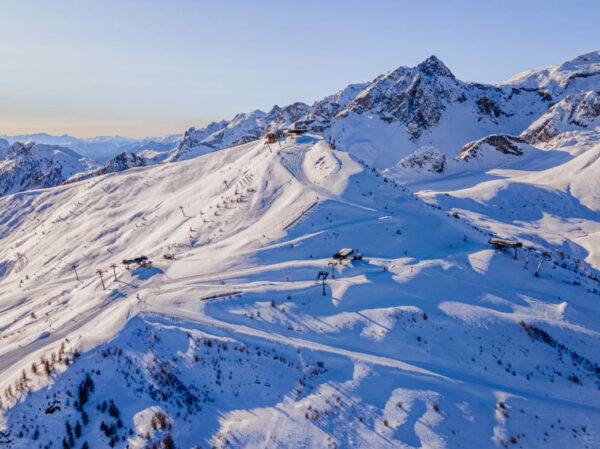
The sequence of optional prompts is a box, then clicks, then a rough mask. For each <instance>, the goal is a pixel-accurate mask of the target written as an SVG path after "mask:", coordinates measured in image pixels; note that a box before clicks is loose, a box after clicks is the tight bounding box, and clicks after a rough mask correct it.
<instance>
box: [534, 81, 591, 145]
mask: <svg viewBox="0 0 600 449" xmlns="http://www.w3.org/2000/svg"><path fill="white" fill-rule="evenodd" d="M599 85H600V83H596V86H597V87H598V86H599ZM583 129H590V130H592V129H600V93H599V92H596V91H587V92H580V93H577V94H570V95H567V96H566V97H565V98H564V99H562V100H561V101H559V102H558V103H556V104H554V105H552V106H551V107H550V109H549V110H548V111H547V112H546V113H545V114H543V115H542V116H540V117H539V118H538V119H537V120H535V121H534V122H533V123H532V124H531V125H530V126H529V127H528V128H527V129H526V130H525V131H523V133H522V137H523V138H524V139H526V140H527V141H528V142H531V143H533V144H536V143H548V142H550V141H551V140H552V139H554V138H555V137H557V136H559V135H560V134H563V133H566V132H568V131H578V130H583Z"/></svg>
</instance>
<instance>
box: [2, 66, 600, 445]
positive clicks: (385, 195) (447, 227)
mask: <svg viewBox="0 0 600 449" xmlns="http://www.w3.org/2000/svg"><path fill="white" fill-rule="evenodd" d="M594 55H596V54H591V55H585V56H583V57H579V58H576V59H575V60H574V61H571V62H570V63H565V64H561V65H560V66H556V67H552V68H546V69H541V70H537V71H531V72H527V74H525V75H519V76H518V77H515V78H513V79H511V80H510V82H508V83H504V84H502V85H499V86H483V85H478V84H473V83H465V82H462V81H459V80H456V79H455V77H454V76H453V75H452V74H451V72H450V71H449V70H448V69H447V68H446V67H445V66H444V65H443V64H442V63H441V62H440V61H439V60H438V59H436V58H429V59H428V60H426V61H425V62H424V63H422V64H420V65H419V66H417V67H415V68H400V69H397V70H394V71H391V72H388V73H387V74H385V75H382V76H380V77H378V78H377V79H376V80H374V81H373V82H370V83H364V84H357V85H352V86H349V87H347V88H346V89H343V90H342V91H340V92H338V93H337V94H335V95H333V96H331V97H328V98H327V99H324V100H323V101H321V102H317V103H315V104H314V105H313V106H306V105H302V104H297V105H294V107H293V108H291V109H286V108H274V109H273V111H270V112H269V113H263V112H260V111H255V112H252V113H250V114H240V115H238V116H236V117H235V119H234V120H232V121H230V122H221V123H214V124H212V125H210V126H209V127H207V128H206V129H198V130H196V129H193V130H189V131H188V132H187V133H186V135H185V136H184V138H183V140H182V143H181V146H179V147H178V148H177V149H176V150H175V151H173V152H171V153H170V154H169V158H170V160H171V161H172V162H171V163H162V164H154V165H149V166H148V165H146V166H141V162H140V163H139V164H138V163H137V162H136V161H137V159H136V158H135V157H134V156H127V155H126V156H123V157H122V158H121V159H119V160H115V161H114V162H113V163H110V164H108V165H107V166H106V167H103V168H102V169H100V170H97V171H95V172H93V173H94V175H95V176H94V177H88V176H87V174H85V175H82V176H80V177H79V178H78V179H76V180H78V181H79V182H69V183H68V184H65V185H58V186H55V187H52V188H48V189H39V190H34V191H31V192H28V193H26V194H22V193H21V194H13V195H7V196H5V197H1V198H0V240H1V242H2V244H1V245H0V341H1V342H2V344H0V401H1V402H0V445H2V447H6V448H7V449H16V448H30V447H42V448H45V447H48V448H50V447H52V448H56V447H59V448H60V447H63V448H65V447H67V448H80V447H87V448H96V447H102V448H103V447H118V448H123V449H124V448H127V447H128V448H130V449H133V448H140V449H141V448H146V447H163V448H168V447H179V448H196V447H216V448H219V449H221V448H223V449H224V448H242V447H244V448H259V447H260V448H262V447H267V448H289V449H291V448H297V447H319V448H320V447H323V448H332V449H333V448H373V447H377V448H397V447H401V448H422V447H430V448H464V447H478V448H479V447H482V448H488V447H489V448H508V447H523V448H547V447H560V448H562V447H573V448H588V449H592V448H596V447H600V430H599V429H600V407H599V406H598V404H599V403H600V356H599V355H598V351H597V347H598V344H599V342H600V325H599V324H598V319H597V317H598V316H599V313H600V302H599V301H598V299H599V297H600V281H599V277H600V215H599V214H600V140H599V136H598V132H597V124H596V119H595V116H594V114H595V112H594V111H595V104H596V100H595V98H596V97H595V92H598V91H600V86H599V85H598V81H599V80H600V78H598V77H597V76H596V75H595V74H594V73H595V72H594V70H595V69H594V66H595V64H596V62H595V61H596V60H597V58H596V57H595V56H594ZM586 58H587V59H586ZM586 64H587V65H586ZM515 79H517V80H520V81H518V82H516V81H514V80H515ZM532 80H535V82H534V81H532ZM565 80H567V81H565ZM578 85H580V87H581V91H573V89H575V87H576V86H578ZM483 97H485V99H482V98H483ZM284 111H285V112H284ZM536 123H537V124H536ZM540 125H543V126H542V127H547V129H548V130H550V129H552V130H553V131H552V133H553V136H552V137H550V138H549V139H546V140H544V139H541V140H538V139H536V138H535V136H538V135H539V133H537V131H535V132H533V134H530V132H532V131H534V130H537V129H538V128H539V126H540ZM282 127H295V128H303V129H307V132H306V133H305V134H304V135H303V136H302V137H297V138H287V139H285V140H284V139H281V140H280V142H279V143H276V144H270V145H269V144H268V143H267V142H265V141H264V139H263V138H262V136H263V135H264V133H265V132H268V131H274V130H276V129H279V128H282ZM550 127H552V128H550ZM548 132H549V131H548ZM548 135H550V133H549V134H548ZM329 136H331V140H330V137H329ZM444 136H445V138H444ZM253 139H256V140H253ZM333 140H335V144H334V143H333ZM241 142H245V143H241ZM222 145H223V146H225V145H229V147H227V148H221V146H222ZM220 148H221V149H220ZM11 151H12V150H11ZM195 155H199V156H197V157H193V156H195ZM130 166H135V168H134V169H131V170H122V169H123V168H128V167H130ZM88 174H89V173H88ZM490 238H500V239H504V240H509V243H510V242H513V243H515V244H514V245H513V246H514V247H509V248H505V249H499V248H498V243H496V245H494V244H490V242H489V239H490ZM492 242H493V241H492ZM497 242H498V241H497ZM500 242H502V240H500ZM500 246H501V243H500ZM509 246H510V245H509ZM343 248H348V252H350V251H353V253H352V254H351V255H350V257H349V258H348V259H347V260H339V258H336V257H334V255H335V254H336V253H338V251H339V250H341V249H343ZM353 256H356V257H353ZM136 258H137V259H138V260H139V263H138V262H134V260H135V259H136ZM323 278H325V279H323Z"/></svg>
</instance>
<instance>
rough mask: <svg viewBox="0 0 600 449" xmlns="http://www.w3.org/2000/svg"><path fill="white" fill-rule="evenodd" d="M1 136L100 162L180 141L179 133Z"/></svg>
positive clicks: (165, 147) (160, 149) (165, 148)
mask: <svg viewBox="0 0 600 449" xmlns="http://www.w3.org/2000/svg"><path fill="white" fill-rule="evenodd" d="M3 137H4V138H5V139H6V140H8V141H9V142H10V143H15V142H27V141H30V140H32V141H34V142H37V143H40V144H48V145H58V146H61V147H65V148H69V149H71V150H73V151H75V152H77V153H79V154H81V155H83V156H86V157H87V158H89V159H93V160H95V161H98V162H99V163H102V164H104V163H105V162H107V161H108V160H109V159H112V158H113V157H115V156H117V155H118V154H121V153H124V152H127V153H136V154H137V153H140V152H142V151H155V152H158V153H163V152H167V151H170V150H172V149H173V148H176V147H177V146H178V144H179V142H180V141H181V135H180V134H174V135H169V136H162V137H146V138H142V139H133V138H129V137H122V136H99V137H91V138H87V139H81V138H78V137H73V136H69V135H66V134H64V135H62V136H53V135H50V134H46V133H37V134H23V135H18V136H3ZM0 151H1V150H0ZM0 154H1V153H0Z"/></svg>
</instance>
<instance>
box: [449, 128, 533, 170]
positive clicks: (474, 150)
mask: <svg viewBox="0 0 600 449" xmlns="http://www.w3.org/2000/svg"><path fill="white" fill-rule="evenodd" d="M532 150H533V151H535V150H534V149H533V148H532V147H531V146H530V145H529V144H527V143H526V142H525V141H524V140H523V139H521V138H520V137H516V136H509V135H506V134H492V135H490V136H486V137H484V138H483V139H479V140H477V141H475V142H470V143H468V144H466V145H465V146H464V147H462V148H461V149H460V152H459V154H458V157H457V160H459V161H464V162H470V161H478V162H487V163H498V162H501V161H504V160H507V159H512V158H514V157H519V156H523V155H525V154H527V153H528V152H530V151H532Z"/></svg>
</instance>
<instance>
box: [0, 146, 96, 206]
mask: <svg viewBox="0 0 600 449" xmlns="http://www.w3.org/2000/svg"><path fill="white" fill-rule="evenodd" d="M92 166H93V162H92V161H90V160H88V159H86V158H84V157H83V156H81V155H80V154H77V153H75V152H74V151H71V150H69V149H67V148H63V147H59V146H56V145H40V144H36V143H35V142H27V143H20V142H15V143H14V144H13V145H12V147H10V149H9V150H8V152H7V154H6V157H4V159H2V160H0V196H2V195H7V194H10V193H15V192H22V191H24V190H31V189H40V188H47V187H54V186H57V185H59V184H61V183H62V182H63V181H64V180H65V179H67V178H68V177H70V176H72V175H74V174H75V173H78V172H81V171H84V170H87V169H89V168H90V167H92Z"/></svg>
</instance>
